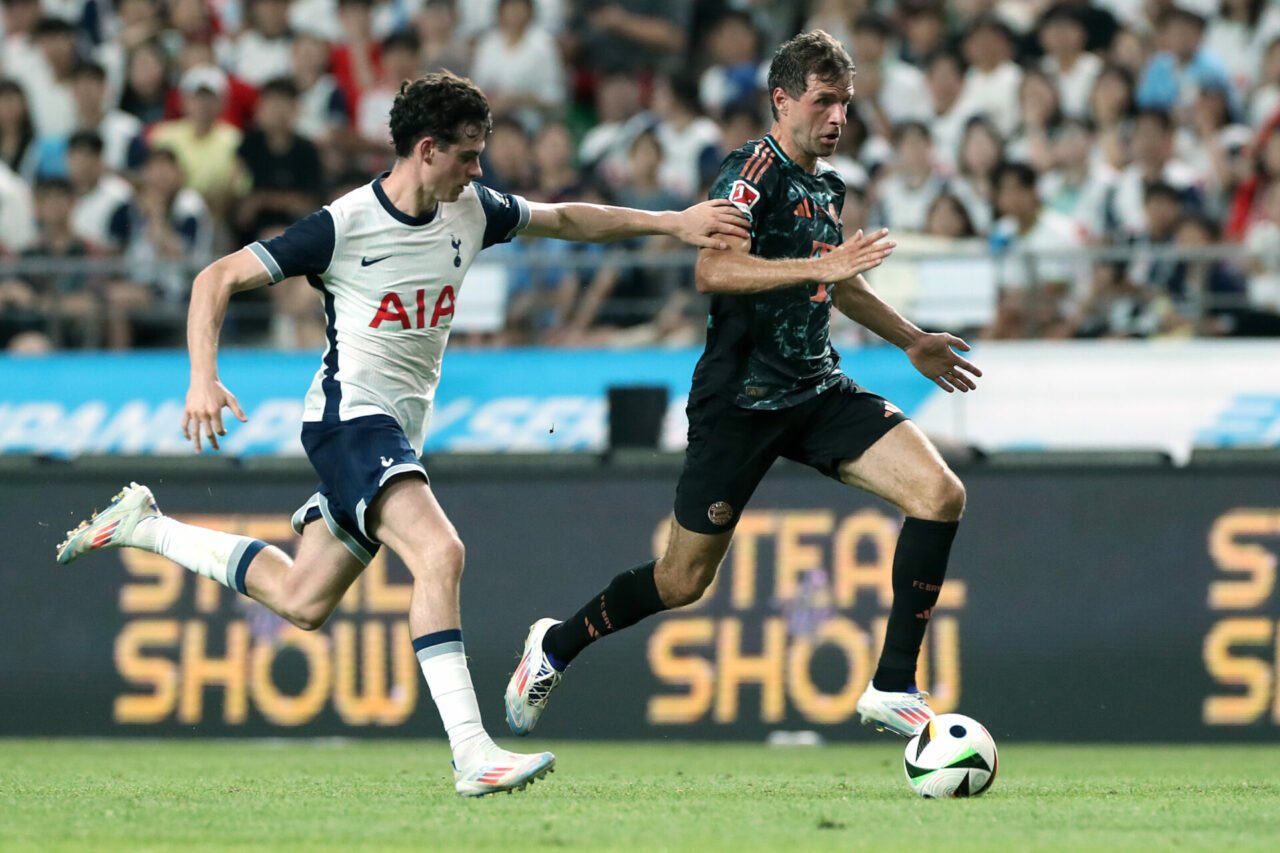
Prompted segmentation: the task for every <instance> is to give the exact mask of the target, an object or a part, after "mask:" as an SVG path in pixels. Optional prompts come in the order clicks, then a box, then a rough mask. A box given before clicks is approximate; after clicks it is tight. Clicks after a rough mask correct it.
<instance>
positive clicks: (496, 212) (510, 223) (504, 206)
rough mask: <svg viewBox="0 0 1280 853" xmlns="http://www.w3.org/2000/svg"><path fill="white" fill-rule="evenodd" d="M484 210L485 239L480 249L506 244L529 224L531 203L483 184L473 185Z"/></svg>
mask: <svg viewBox="0 0 1280 853" xmlns="http://www.w3.org/2000/svg"><path fill="white" fill-rule="evenodd" d="M472 186H474V187H475V188H476V197H477V198H478V199H480V207H481V208H483V210H484V239H483V240H482V241H481V243H480V248H482V249H487V248H489V247H490V246H494V245H497V244H498V243H506V242H508V241H509V240H510V239H511V238H512V237H514V236H516V234H518V233H519V232H520V231H521V230H523V229H524V227H525V226H526V225H528V224H529V203H528V202H527V201H525V200H524V199H523V198H521V197H520V196H518V195H512V194H511V193H500V192H495V191H494V190H491V189H489V188H488V187H486V186H484V185H483V184H472Z"/></svg>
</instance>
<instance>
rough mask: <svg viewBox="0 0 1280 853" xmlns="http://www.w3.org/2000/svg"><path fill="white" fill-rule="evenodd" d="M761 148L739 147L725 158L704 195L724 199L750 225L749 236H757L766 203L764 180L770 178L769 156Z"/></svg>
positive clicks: (765, 182)
mask: <svg viewBox="0 0 1280 853" xmlns="http://www.w3.org/2000/svg"><path fill="white" fill-rule="evenodd" d="M759 152H760V149H758V148H757V149H756V150H755V151H753V150H751V149H745V148H739V149H738V150H737V151H734V152H733V153H731V154H730V155H729V156H728V157H725V158H724V162H722V163H721V164H720V173H719V174H718V175H716V179H715V181H714V182H713V183H712V184H711V191H710V192H709V193H707V197H708V198H710V199H717V198H727V199H728V200H729V201H731V202H733V206H734V207H736V208H738V210H740V211H742V214H743V215H744V216H746V217H747V219H748V220H749V221H750V222H751V236H752V237H755V236H756V226H757V225H758V224H759V223H760V220H761V218H762V214H763V213H764V209H765V207H766V206H767V204H768V202H767V200H766V198H765V196H766V194H767V191H768V188H767V186H766V184H767V178H768V177H771V175H770V169H769V166H770V165H771V160H772V157H771V156H769V157H768V158H766V157H765V156H764V155H762V154H760V153H759Z"/></svg>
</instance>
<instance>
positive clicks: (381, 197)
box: [373, 172, 440, 228]
mask: <svg viewBox="0 0 1280 853" xmlns="http://www.w3.org/2000/svg"><path fill="white" fill-rule="evenodd" d="M390 174H391V173H390V172H383V173H382V174H381V175H379V176H378V177H376V178H374V179H373V194H374V195H375V196H377V198H378V203H379V204H381V205H382V209H383V210H385V211H386V212H387V213H388V214H390V215H391V218H392V219H394V220H395V221H396V222H400V223H403V224H405V225H412V226H413V227H415V228H417V227H421V226H423V225H426V224H428V223H429V222H431V220H433V219H435V218H436V213H438V212H439V211H440V203H439V202H436V206H435V207H433V208H432V209H431V212H430V213H428V214H425V215H423V216H410V215H409V214H407V213H405V212H404V211H403V210H401V209H400V208H398V207H396V206H395V205H394V204H392V203H391V199H389V198H387V192H386V190H384V189H383V188H382V181H383V179H384V178H386V177H387V176H388V175H390Z"/></svg>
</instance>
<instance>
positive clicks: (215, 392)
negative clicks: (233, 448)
mask: <svg viewBox="0 0 1280 853" xmlns="http://www.w3.org/2000/svg"><path fill="white" fill-rule="evenodd" d="M223 407H226V408H228V409H230V410H231V412H232V413H233V414H234V415H235V416H236V417H237V418H239V419H240V422H241V423H244V422H246V421H248V420H249V419H248V418H247V417H245V415H244V410H243V409H241V408H240V404H239V403H238V402H236V396H235V395H234V394H232V393H231V392H230V391H228V390H227V388H226V386H225V385H223V384H222V383H221V382H219V381H218V380H217V379H210V380H205V381H194V380H193V381H192V383H191V387H190V388H188V389H187V407H186V409H185V410H183V412H182V437H183V438H185V439H186V440H187V441H191V442H194V443H195V446H196V453H199V452H200V451H201V449H202V447H201V438H202V437H203V438H205V439H208V441H209V444H210V445H212V446H213V449H214V450H217V449H218V436H220V435H226V434H227V429H226V427H224V426H223V425H222V409H223Z"/></svg>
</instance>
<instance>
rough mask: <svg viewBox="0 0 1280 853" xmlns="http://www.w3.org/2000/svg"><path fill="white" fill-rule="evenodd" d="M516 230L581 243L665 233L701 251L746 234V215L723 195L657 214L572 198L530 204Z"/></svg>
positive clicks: (534, 235) (725, 247) (725, 245)
mask: <svg viewBox="0 0 1280 853" xmlns="http://www.w3.org/2000/svg"><path fill="white" fill-rule="evenodd" d="M521 233H522V234H527V235H530V236H533V237H555V238H557V239H559V240H576V241H579V242H582V243H608V242H611V241H613V240H626V239H629V238H631V237H645V236H649V235H652V234H665V235H667V236H669V237H675V238H677V239H679V240H682V241H684V242H685V243H688V244H690V245H692V246H700V247H702V248H704V249H727V248H728V243H727V242H726V240H728V239H729V238H733V237H738V238H741V239H750V237H751V234H750V232H748V231H747V218H746V217H745V216H743V215H742V213H741V212H739V210H738V209H737V208H736V207H734V206H733V204H732V203H730V202H729V201H728V200H727V199H715V200H714V201H704V202H702V203H700V204H695V205H694V206H693V207H689V208H686V209H684V210H681V211H669V210H668V211H662V212H653V211H648V210H633V209H631V208H629V207H611V206H609V205H603V204H582V203H577V202H566V203H564V204H542V203H539V202H529V224H528V225H527V226H525V228H524V230H523V231H522V232H521Z"/></svg>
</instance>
